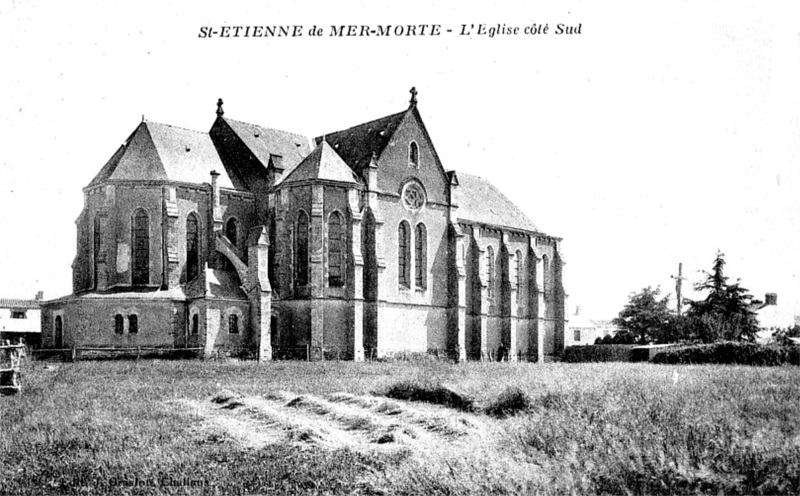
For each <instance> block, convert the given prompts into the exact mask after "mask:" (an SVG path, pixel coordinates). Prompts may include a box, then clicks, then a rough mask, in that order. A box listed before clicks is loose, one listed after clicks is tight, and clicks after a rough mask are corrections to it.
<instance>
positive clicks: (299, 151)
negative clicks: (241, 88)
mask: <svg viewBox="0 0 800 496" xmlns="http://www.w3.org/2000/svg"><path fill="white" fill-rule="evenodd" d="M221 119H222V120H223V121H225V123H227V124H228V126H230V128H231V129H232V130H233V132H234V133H236V135H237V136H238V137H239V139H241V140H242V142H243V143H244V144H245V145H246V146H247V148H249V149H250V151H251V152H253V155H255V157H256V158H257V159H258V160H259V162H261V164H262V165H263V166H264V167H267V166H268V165H269V157H270V155H280V156H282V157H283V169H284V173H283V177H284V178H285V177H286V176H287V175H288V174H289V173H290V172H291V171H293V170H294V168H295V167H297V166H298V165H299V164H300V162H302V161H303V158H305V157H306V156H307V155H308V154H309V153H310V152H311V145H310V143H309V139H308V138H307V137H305V136H302V135H300V134H295V133H290V132H287V131H280V130H278V129H270V128H267V127H262V126H259V125H256V124H248V123H246V122H241V121H237V120H233V119H228V118H227V117H222V118H221Z"/></svg>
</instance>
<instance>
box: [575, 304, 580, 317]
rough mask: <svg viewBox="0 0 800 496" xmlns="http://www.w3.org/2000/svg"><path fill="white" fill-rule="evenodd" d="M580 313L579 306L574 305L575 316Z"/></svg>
mask: <svg viewBox="0 0 800 496" xmlns="http://www.w3.org/2000/svg"><path fill="white" fill-rule="evenodd" d="M580 314H581V306H580V305H575V316H576V317H577V316H578V315H580Z"/></svg>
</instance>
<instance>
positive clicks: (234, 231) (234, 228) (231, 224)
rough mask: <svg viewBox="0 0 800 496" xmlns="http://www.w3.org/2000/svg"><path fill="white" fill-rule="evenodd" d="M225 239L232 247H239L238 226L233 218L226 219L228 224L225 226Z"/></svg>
mask: <svg viewBox="0 0 800 496" xmlns="http://www.w3.org/2000/svg"><path fill="white" fill-rule="evenodd" d="M225 237H226V238H228V241H230V242H231V244H232V245H233V246H239V245H238V239H239V224H238V223H237V222H236V219H234V218H233V217H231V218H230V219H228V223H227V224H225Z"/></svg>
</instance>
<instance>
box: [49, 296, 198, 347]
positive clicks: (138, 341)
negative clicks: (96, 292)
mask: <svg viewBox="0 0 800 496" xmlns="http://www.w3.org/2000/svg"><path fill="white" fill-rule="evenodd" d="M57 314H60V315H61V316H62V322H63V332H64V338H63V345H64V346H65V347H72V346H78V347H86V346H114V347H119V348H128V347H136V346H165V347H171V346H175V345H176V341H180V340H183V333H184V329H185V328H186V322H185V317H184V310H183V304H182V303H178V302H173V301H171V300H141V299H137V300H133V299H127V298H82V299H75V300H68V301H65V302H62V303H55V304H51V305H48V306H47V307H46V308H45V309H44V310H43V312H42V346H44V347H53V346H55V341H54V326H55V324H54V320H55V315H57ZM117 314H119V315H122V317H123V332H122V333H121V334H118V333H117V332H116V329H115V321H114V316H115V315H117ZM130 315H137V317H138V332H136V333H135V334H134V333H131V332H130V320H129V316H130Z"/></svg>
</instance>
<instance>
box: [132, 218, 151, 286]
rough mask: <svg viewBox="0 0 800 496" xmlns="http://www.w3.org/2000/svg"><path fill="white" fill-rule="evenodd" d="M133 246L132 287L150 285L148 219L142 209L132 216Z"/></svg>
mask: <svg viewBox="0 0 800 496" xmlns="http://www.w3.org/2000/svg"><path fill="white" fill-rule="evenodd" d="M131 242H132V245H133V274H132V276H131V283H132V284H133V285H145V284H150V219H148V217H147V213H146V212H145V211H144V210H143V209H141V208H140V209H139V210H137V211H136V213H135V214H133V226H132V233H131Z"/></svg>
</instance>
